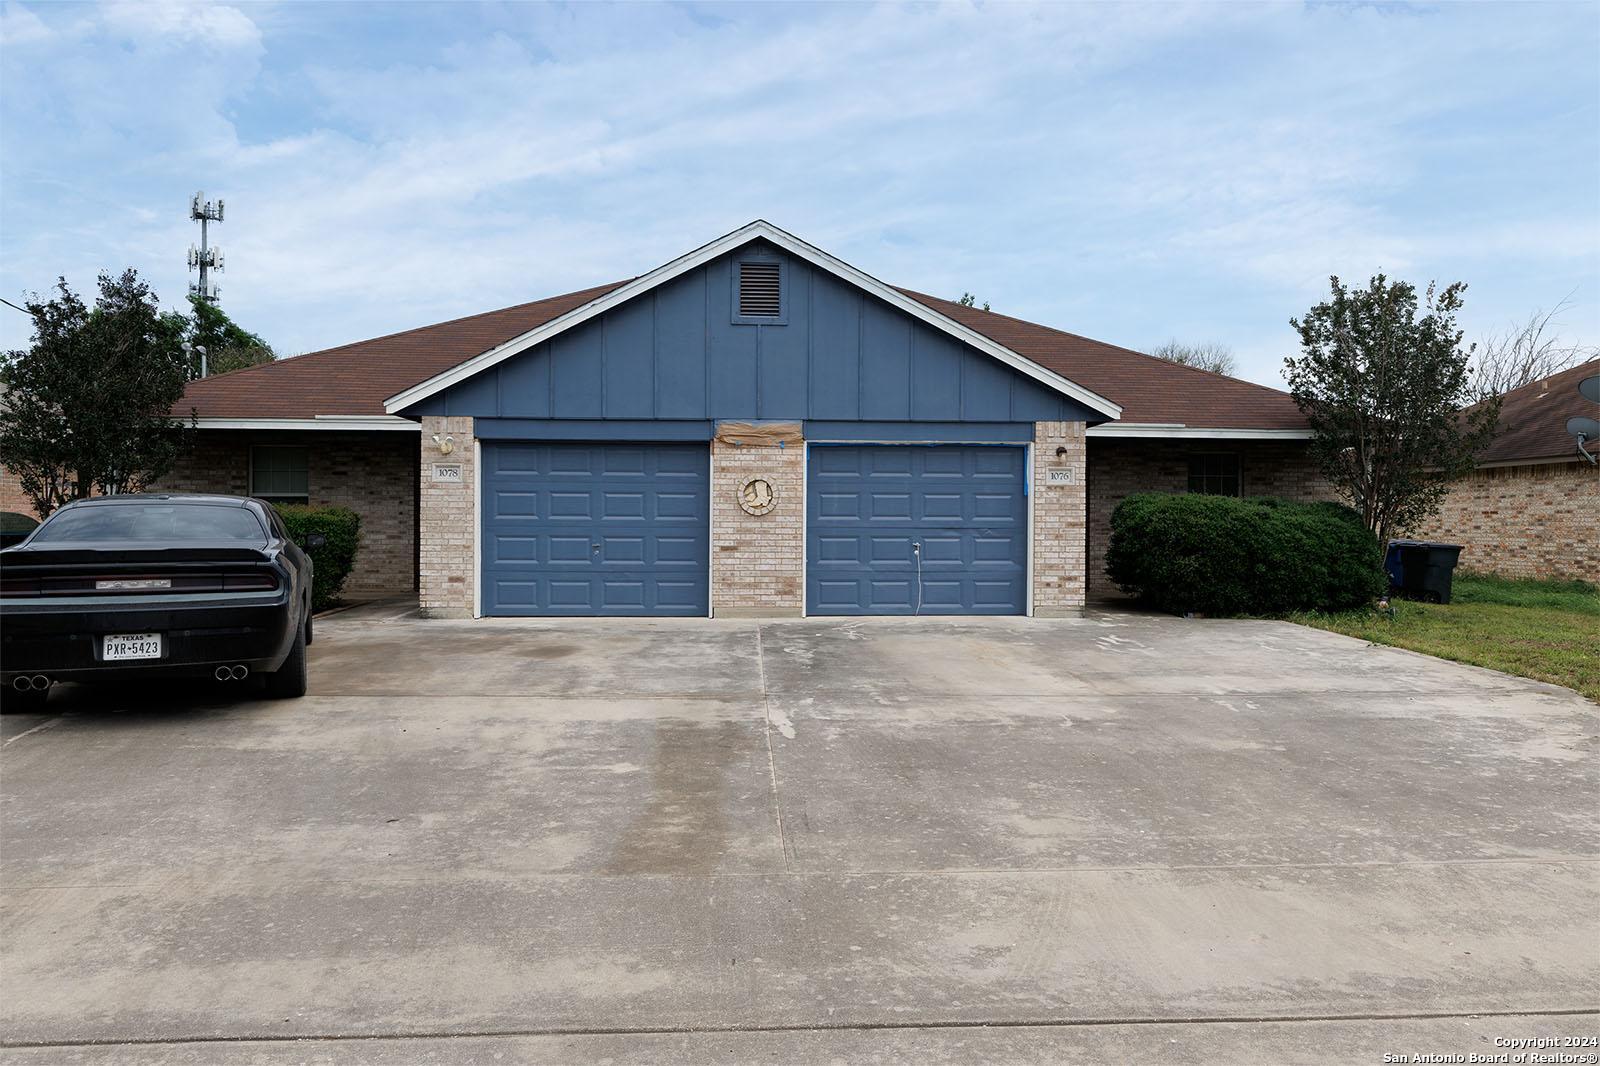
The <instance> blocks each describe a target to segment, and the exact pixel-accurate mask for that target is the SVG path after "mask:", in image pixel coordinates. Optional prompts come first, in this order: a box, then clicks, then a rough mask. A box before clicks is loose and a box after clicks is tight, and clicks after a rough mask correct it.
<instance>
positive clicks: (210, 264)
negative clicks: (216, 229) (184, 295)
mask: <svg viewBox="0 0 1600 1066" xmlns="http://www.w3.org/2000/svg"><path fill="white" fill-rule="evenodd" d="M189 217H190V218H191V219H193V220H194V221H196V222H198V223H200V247H198V248H196V247H195V246H194V245H192V244H191V245H189V269H190V270H198V271H200V281H199V283H198V284H197V283H195V282H192V281H191V282H190V283H189V292H190V293H191V294H192V295H195V296H198V297H200V299H202V300H205V301H207V302H209V303H216V302H217V297H218V296H219V295H221V293H222V290H221V289H220V288H218V287H217V283H216V282H214V281H212V280H211V272H212V271H213V270H216V271H219V272H220V271H221V270H222V249H221V248H213V247H211V244H210V239H209V238H210V234H209V233H207V232H206V227H207V226H208V225H210V224H211V223H213V222H221V221H222V200H221V199H220V198H219V199H218V200H217V202H216V203H212V202H211V201H210V200H207V199H206V194H205V193H203V192H197V193H195V194H194V197H193V198H192V199H191V200H190V201H189Z"/></svg>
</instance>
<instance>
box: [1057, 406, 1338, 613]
mask: <svg viewBox="0 0 1600 1066" xmlns="http://www.w3.org/2000/svg"><path fill="white" fill-rule="evenodd" d="M1196 452H1227V453H1232V454H1235V455H1237V456H1239V476H1240V481H1241V485H1240V492H1241V493H1242V494H1243V495H1245V496H1278V497H1281V498H1283V499H1287V500H1331V499H1334V498H1335V497H1334V493H1333V488H1332V486H1330V485H1329V484H1328V483H1327V482H1326V481H1325V480H1323V477H1322V475H1321V473H1320V472H1319V471H1318V470H1317V468H1316V466H1315V465H1314V464H1313V463H1312V462H1311V460H1310V459H1309V458H1307V456H1306V447H1305V445H1304V444H1302V443H1300V442H1299V441H1236V442H1216V443H1212V442H1208V441H1193V440H1171V441H1168V440H1153V439H1124V440H1119V439H1115V438H1110V437H1096V438H1091V439H1090V441H1089V594H1090V595H1091V596H1095V597H1104V596H1118V595H1120V594H1121V593H1120V592H1119V590H1118V589H1117V587H1116V585H1114V584H1112V582H1111V579H1110V578H1108V577H1106V573H1105V571H1106V546H1107V544H1108V542H1109V541H1110V539H1111V512H1112V511H1114V510H1116V507H1117V504H1119V503H1121V502H1122V500H1123V498H1124V497H1126V496H1129V495H1131V494H1133V493H1136V492H1187V491H1188V489H1189V456H1191V455H1193V454H1194V453H1196ZM1035 506H1037V505H1035Z"/></svg>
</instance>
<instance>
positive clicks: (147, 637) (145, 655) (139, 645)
mask: <svg viewBox="0 0 1600 1066" xmlns="http://www.w3.org/2000/svg"><path fill="white" fill-rule="evenodd" d="M101 658H103V659H104V660H105V661H106V662H114V661H116V660H118V659H159V658H161V634H160V633H118V634H116V635H114V636H109V637H106V638H105V648H104V650H103V652H102V654H101Z"/></svg>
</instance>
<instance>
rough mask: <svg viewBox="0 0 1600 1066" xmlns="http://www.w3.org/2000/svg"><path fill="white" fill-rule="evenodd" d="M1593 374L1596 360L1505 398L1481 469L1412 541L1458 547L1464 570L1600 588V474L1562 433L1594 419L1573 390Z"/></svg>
mask: <svg viewBox="0 0 1600 1066" xmlns="http://www.w3.org/2000/svg"><path fill="white" fill-rule="evenodd" d="M1596 375H1600V359H1596V360H1591V361H1590V362H1587V363H1584V364H1583V365H1581V366H1576V367H1572V368H1571V369H1569V370H1564V371H1562V372H1561V373H1559V374H1554V375H1551V376H1550V377H1547V378H1544V379H1542V380H1539V381H1535V382H1533V383H1532V384H1530V385H1524V386H1523V387H1522V388H1520V389H1514V390H1512V391H1511V392H1508V393H1506V394H1505V396H1503V397H1501V401H1500V402H1501V406H1500V421H1499V429H1498V431H1497V432H1496V434H1495V437H1494V440H1493V441H1491V442H1490V444H1489V446H1488V447H1486V448H1485V449H1484V450H1483V451H1481V452H1480V453H1478V455H1477V457H1476V458H1477V464H1478V465H1477V469H1476V470H1475V471H1473V473H1471V474H1469V475H1468V476H1467V477H1465V478H1462V479H1461V480H1460V481H1458V482H1456V483H1455V484H1453V485H1452V486H1451V487H1450V491H1449V493H1448V494H1447V495H1446V496H1445V499H1444V504H1443V506H1442V507H1441V508H1440V510H1439V514H1438V515H1437V516H1436V517H1435V518H1434V519H1432V520H1431V521H1429V522H1428V523H1426V524H1425V525H1424V526H1423V528H1422V529H1420V530H1418V531H1416V533H1417V535H1418V536H1420V537H1426V538H1428V539H1433V540H1443V541H1449V542H1451V543H1454V544H1460V545H1461V546H1462V552H1461V562H1460V565H1461V566H1463V567H1466V568H1469V569H1472V570H1481V571H1487V572H1491V573H1497V574H1503V575H1505V576H1507V577H1544V578H1578V579H1581V580H1584V581H1600V470H1597V469H1596V467H1595V465H1594V464H1593V463H1592V462H1590V460H1588V459H1587V458H1585V457H1584V456H1583V454H1582V453H1581V452H1579V450H1578V442H1577V438H1575V437H1573V436H1572V435H1571V434H1570V433H1568V432H1567V430H1566V425H1567V421H1568V420H1569V419H1571V418H1574V417H1578V416H1584V415H1587V416H1588V417H1590V418H1594V417H1597V416H1600V405H1597V404H1596V403H1594V401H1592V400H1588V399H1585V398H1584V397H1583V396H1582V395H1581V394H1580V393H1579V392H1578V382H1580V381H1582V380H1583V379H1585V378H1589V377H1594V376H1596ZM1596 443H1600V442H1591V443H1590V444H1589V445H1588V450H1589V453H1590V454H1591V455H1593V454H1595V453H1596V448H1595V444H1596Z"/></svg>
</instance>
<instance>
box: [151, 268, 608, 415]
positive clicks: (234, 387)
mask: <svg viewBox="0 0 1600 1066" xmlns="http://www.w3.org/2000/svg"><path fill="white" fill-rule="evenodd" d="M621 284H623V283H622V282H620V281H617V282H612V283H611V284H609V285H597V286H595V287H594V288H592V289H581V290H579V291H578V292H569V293H566V294H565V295H562V296H552V297H549V298H548V299H544V300H536V301H534V302H533V303H527V304H518V305H516V306H515V307H504V308H501V309H500V310H498V311H487V312H485V313H483V314H481V315H469V316H468V317H466V318H456V319H452V320H450V321H449V322H440V323H438V324H437V325H433V326H422V327H419V328H417V329H408V330H406V331H405V332H403V333H391V334H389V335H388V336H387V337H377V338H375V339H373V340H370V341H357V342H355V343H354V344H345V345H341V346H339V347H337V348H327V349H324V350H323V351H320V352H309V353H307V354H305V355H297V356H295V357H294V358H292V359H279V360H277V361H276V362H272V363H266V364H264V365H262V366H252V367H247V368H245V369H243V370H235V371H232V372H230V373H227V374H218V375H217V376H216V377H209V378H202V379H201V380H199V381H196V382H193V383H192V384H191V385H190V386H189V387H188V388H187V389H185V390H184V394H183V400H182V401H181V402H180V403H179V405H178V408H177V413H179V414H181V415H187V414H188V413H189V409H190V408H191V407H193V408H194V409H195V410H196V412H197V413H198V414H199V416H200V417H201V418H313V417H315V416H317V415H381V414H383V413H384V410H383V401H384V400H386V399H388V398H389V397H390V396H393V395H394V394H395V393H397V392H401V391H403V390H405V389H409V388H410V387H411V386H413V385H415V384H417V383H418V382H421V381H426V380H428V379H429V378H431V377H433V376H434V375H435V374H439V373H443V372H444V371H446V370H449V369H450V368H451V367H453V366H455V365H456V364H457V363H462V362H465V361H466V360H468V359H471V358H472V357H473V356H475V355H478V354H479V353H481V352H486V351H488V350H489V349H490V348H493V347H495V346H496V345H498V344H504V343H505V342H506V341H508V340H510V339H511V338H513V337H517V336H521V335H522V334H524V333H526V332H528V331H529V330H530V329H534V328H535V327H537V326H542V325H544V324H545V323H546V322H548V321H550V320H551V319H553V318H558V317H560V316H561V315H564V314H566V313H567V312H568V311H571V310H574V309H575V308H578V307H582V306H583V305H584V304H586V303H588V302H589V301H590V300H593V299H594V298H595V297H597V296H603V295H605V294H606V293H608V292H610V291H611V290H612V289H614V288H616V287H617V286H618V285H621Z"/></svg>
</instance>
